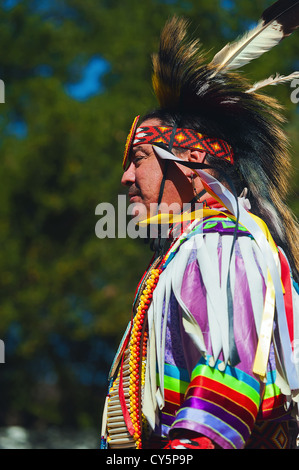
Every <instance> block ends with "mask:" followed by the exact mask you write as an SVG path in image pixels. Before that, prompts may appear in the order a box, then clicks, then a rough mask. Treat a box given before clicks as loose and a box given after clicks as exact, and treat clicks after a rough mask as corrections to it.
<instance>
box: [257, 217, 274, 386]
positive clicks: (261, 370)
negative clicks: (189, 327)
mask: <svg viewBox="0 0 299 470" xmlns="http://www.w3.org/2000/svg"><path fill="white" fill-rule="evenodd" d="M250 215H251V217H252V218H253V219H254V220H255V221H256V223H257V224H258V225H259V227H260V228H261V230H262V231H263V232H264V234H265V236H266V238H267V241H268V242H269V245H270V247H271V250H272V252H273V256H274V259H275V262H276V264H277V265H278V263H279V258H278V252H277V248H276V245H275V243H274V240H273V238H272V236H271V234H270V232H269V229H268V227H267V225H266V224H265V222H264V221H263V220H261V219H260V218H259V217H257V216H255V215H253V214H250ZM274 312H275V288H274V284H273V281H272V278H271V275H270V272H269V270H267V288H266V295H265V303H264V310H263V315H262V322H261V328H260V333H259V341H258V345H257V350H256V354H255V359H254V364H253V372H254V373H255V374H257V375H259V376H260V378H261V380H262V381H264V382H265V381H266V377H267V365H268V359H269V352H270V345H271V338H272V332H273V321H274Z"/></svg>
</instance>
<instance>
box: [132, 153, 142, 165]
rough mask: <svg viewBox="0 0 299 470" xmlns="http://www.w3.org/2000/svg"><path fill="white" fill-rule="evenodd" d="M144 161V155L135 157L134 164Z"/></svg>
mask: <svg viewBox="0 0 299 470" xmlns="http://www.w3.org/2000/svg"><path fill="white" fill-rule="evenodd" d="M143 159H144V156H143V155H138V156H135V158H134V164H136V163H139V162H141V160H143Z"/></svg>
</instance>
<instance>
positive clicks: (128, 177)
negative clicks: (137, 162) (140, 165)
mask: <svg viewBox="0 0 299 470" xmlns="http://www.w3.org/2000/svg"><path fill="white" fill-rule="evenodd" d="M133 183H135V166H134V164H133V162H131V163H130V165H129V167H128V168H127V169H126V171H124V173H123V175H122V178H121V184H123V185H124V186H130V185H131V184H133Z"/></svg>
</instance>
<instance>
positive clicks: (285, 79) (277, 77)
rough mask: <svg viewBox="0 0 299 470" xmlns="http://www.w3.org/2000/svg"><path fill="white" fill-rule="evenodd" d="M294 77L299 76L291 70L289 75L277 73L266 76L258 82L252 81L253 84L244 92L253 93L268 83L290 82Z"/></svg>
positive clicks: (298, 73)
mask: <svg viewBox="0 0 299 470" xmlns="http://www.w3.org/2000/svg"><path fill="white" fill-rule="evenodd" d="M295 78H299V72H293V73H291V75H287V76H285V75H279V74H278V73H277V74H276V75H275V76H274V75H271V77H269V78H266V79H265V80H260V81H259V82H256V83H254V85H253V86H252V87H251V88H250V89H249V90H247V91H246V93H253V92H255V91H257V90H259V89H260V88H264V87H265V86H268V85H279V84H280V83H286V82H290V81H291V80H294V79H295Z"/></svg>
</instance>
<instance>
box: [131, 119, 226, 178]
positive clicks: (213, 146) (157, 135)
mask: <svg viewBox="0 0 299 470" xmlns="http://www.w3.org/2000/svg"><path fill="white" fill-rule="evenodd" d="M138 120H139V116H137V117H136V118H135V119H134V122H133V125H132V127H131V130H130V133H129V135H128V138H127V143H126V147H125V153H124V159H123V169H124V170H125V169H126V167H127V164H128V161H129V153H130V150H131V148H132V146H136V145H143V144H151V145H152V144H156V145H157V144H158V145H159V144H163V145H165V146H166V147H169V144H170V141H171V139H172V138H173V136H172V130H173V128H172V127H167V126H146V127H142V126H141V127H138V128H137V125H138ZM172 146H173V147H180V148H186V149H190V150H199V151H200V152H205V153H207V154H209V155H213V156H214V157H218V158H221V159H222V160H226V161H228V162H229V163H231V164H233V163H234V154H233V149H232V147H231V146H230V145H229V144H228V143H227V142H225V141H224V140H222V139H215V138H213V137H208V136H206V135H204V134H201V133H199V132H196V131H194V130H192V129H183V128H178V129H177V130H176V133H175V136H174V141H173V144H172Z"/></svg>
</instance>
